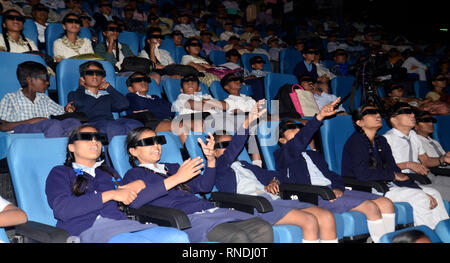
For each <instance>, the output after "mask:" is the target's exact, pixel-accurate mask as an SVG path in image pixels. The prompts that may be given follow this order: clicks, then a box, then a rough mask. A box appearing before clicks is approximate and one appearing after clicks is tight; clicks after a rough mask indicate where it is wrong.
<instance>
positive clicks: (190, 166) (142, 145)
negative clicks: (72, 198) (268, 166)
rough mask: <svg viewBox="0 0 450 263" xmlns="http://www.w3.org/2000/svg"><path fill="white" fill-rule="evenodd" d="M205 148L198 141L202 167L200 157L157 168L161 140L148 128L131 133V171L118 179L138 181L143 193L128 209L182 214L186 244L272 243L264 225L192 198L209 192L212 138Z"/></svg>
mask: <svg viewBox="0 0 450 263" xmlns="http://www.w3.org/2000/svg"><path fill="white" fill-rule="evenodd" d="M206 141H207V143H206V144H205V143H204V142H203V141H202V140H200V139H199V143H200V145H201V147H202V150H203V153H204V155H205V157H206V168H205V169H204V172H203V174H202V175H200V172H201V169H202V168H203V167H204V164H203V160H202V159H201V158H200V157H197V158H194V159H190V158H189V159H187V160H186V161H185V162H183V163H182V164H181V165H179V164H176V163H160V162H159V160H160V157H161V149H162V148H161V144H164V143H165V139H164V137H163V136H156V133H155V132H154V131H152V130H150V129H149V128H146V127H142V128H137V129H134V130H132V131H131V132H130V133H129V134H128V137H127V140H126V147H127V150H128V156H129V161H130V164H131V165H132V166H133V167H134V168H132V169H130V170H129V171H128V172H127V173H126V174H125V176H124V182H125V183H128V182H133V181H136V180H142V181H143V182H144V183H145V184H146V185H147V186H149V189H144V190H143V191H142V192H140V193H139V194H138V196H137V198H136V201H135V202H134V203H133V204H132V206H133V207H136V208H139V207H140V206H142V205H145V204H152V205H157V206H162V207H169V208H176V209H180V210H182V211H183V212H185V213H186V214H187V216H188V218H189V220H190V221H191V225H192V227H191V228H188V229H185V230H184V231H185V232H186V233H187V234H188V236H189V240H190V242H208V241H213V242H224V243H233V242H238V243H244V242H245V243H246V242H261V243H267V242H272V241H273V230H272V227H271V225H270V224H269V223H267V222H265V221H263V220H262V219H260V218H258V217H253V216H252V215H250V214H247V213H243V212H239V211H236V210H229V209H225V208H217V207H214V206H213V205H212V204H211V203H210V202H208V201H206V200H204V199H200V198H198V197H196V196H195V194H196V193H202V192H210V191H211V190H212V188H213V186H214V182H215V178H216V159H215V157H214V138H213V137H212V135H211V134H210V135H209V138H207V139H206Z"/></svg>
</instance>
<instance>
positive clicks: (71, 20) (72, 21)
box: [64, 18, 83, 26]
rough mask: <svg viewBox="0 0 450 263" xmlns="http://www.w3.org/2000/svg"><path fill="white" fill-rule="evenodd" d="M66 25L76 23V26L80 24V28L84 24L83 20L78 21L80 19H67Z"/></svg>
mask: <svg viewBox="0 0 450 263" xmlns="http://www.w3.org/2000/svg"><path fill="white" fill-rule="evenodd" d="M65 23H69V24H71V23H74V24H78V25H80V26H81V25H82V24H83V22H82V21H81V19H78V18H67V19H65V20H64V24H65Z"/></svg>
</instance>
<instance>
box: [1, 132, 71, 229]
mask: <svg viewBox="0 0 450 263" xmlns="http://www.w3.org/2000/svg"><path fill="white" fill-rule="evenodd" d="M66 146H67V138H66V137H64V138H32V139H30V138H21V139H16V140H14V141H13V142H12V144H11V147H10V148H9V151H8V155H7V160H8V167H9V170H10V174H11V179H12V184H13V186H14V192H15V194H16V200H17V205H18V207H19V208H21V209H22V210H23V211H24V212H25V213H26V214H27V216H28V220H30V221H37V222H40V223H43V224H48V225H52V226H54V225H55V224H56V219H55V218H54V217H53V211H52V209H51V208H50V206H49V205H48V202H47V197H46V194H45V184H46V180H47V176H48V174H49V173H50V171H51V169H52V168H53V167H55V166H57V165H61V164H63V163H64V161H65V158H66Z"/></svg>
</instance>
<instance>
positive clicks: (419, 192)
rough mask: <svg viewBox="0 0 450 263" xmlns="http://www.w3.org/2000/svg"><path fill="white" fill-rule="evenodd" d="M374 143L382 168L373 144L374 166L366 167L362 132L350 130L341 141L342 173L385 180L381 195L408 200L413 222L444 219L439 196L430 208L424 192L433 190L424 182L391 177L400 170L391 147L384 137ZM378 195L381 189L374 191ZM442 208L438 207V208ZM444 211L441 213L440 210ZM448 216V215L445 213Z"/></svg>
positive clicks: (369, 179)
mask: <svg viewBox="0 0 450 263" xmlns="http://www.w3.org/2000/svg"><path fill="white" fill-rule="evenodd" d="M378 147H380V149H381V153H382V154H383V157H384V159H385V164H386V168H385V169H383V168H382V166H381V164H382V157H381V155H380V152H379V151H378V149H377V148H376V147H373V149H372V150H373V153H374V155H375V157H376V160H377V163H378V164H379V165H378V167H377V168H369V159H370V154H369V150H368V141H367V139H366V138H365V136H364V135H363V134H362V133H359V132H355V133H353V134H352V135H351V136H350V137H349V139H348V140H347V142H346V143H345V146H344V150H343V153H342V175H343V176H349V177H354V178H357V179H358V180H362V181H385V182H387V186H388V187H389V191H388V192H386V193H385V194H384V196H385V197H387V198H389V199H391V201H393V202H408V203H409V204H410V205H411V206H412V207H413V216H414V224H415V225H422V224H423V225H427V226H429V227H431V228H434V227H435V226H436V224H437V223H438V222H439V221H440V220H443V219H445V214H446V212H445V207H444V206H443V203H442V198H436V200H437V201H438V199H440V201H438V203H439V204H438V207H436V208H434V209H430V208H429V207H430V203H429V198H428V196H427V195H426V194H427V193H428V194H431V193H433V194H432V195H433V197H434V195H435V192H436V191H435V190H434V191H432V190H433V189H432V188H431V187H424V185H417V184H416V183H415V182H414V181H412V180H407V181H403V182H400V181H394V180H395V176H394V173H395V172H401V170H400V168H399V167H398V166H397V165H396V162H395V159H394V157H393V155H392V152H391V147H390V146H389V144H388V141H387V140H386V139H385V137H383V136H380V137H379V138H378ZM378 194H380V195H381V193H378ZM439 206H441V207H442V209H443V211H440V210H442V209H441V207H439ZM443 212H445V214H444V213H443ZM446 218H448V215H447V216H446Z"/></svg>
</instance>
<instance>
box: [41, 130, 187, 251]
mask: <svg viewBox="0 0 450 263" xmlns="http://www.w3.org/2000/svg"><path fill="white" fill-rule="evenodd" d="M105 143H107V140H106V136H105V135H104V134H102V133H99V132H98V130H97V129H96V128H95V127H93V126H91V125H82V126H80V127H78V128H77V129H75V130H74V131H73V132H72V133H71V134H70V135H69V141H68V144H67V155H66V161H65V163H64V165H58V166H56V167H54V168H53V169H52V170H51V171H50V174H49V176H48V178H47V181H46V187H45V192H46V194H47V201H48V203H49V205H50V207H51V208H52V209H53V214H54V216H55V218H56V220H57V223H56V226H57V227H60V228H62V229H65V230H66V231H67V232H68V233H69V234H70V235H71V236H72V237H73V238H72V240H75V241H80V242H88V243H94V242H100V243H103V242H124V240H127V241H128V242H139V243H144V242H145V243H146V242H178V241H183V240H185V234H184V233H183V232H181V231H179V230H177V229H174V228H165V227H157V226H156V225H155V224H141V223H139V222H138V221H133V220H129V219H128V218H127V215H126V214H125V213H124V212H123V208H124V206H126V205H130V204H132V203H133V202H134V201H135V199H136V196H137V194H138V193H140V192H141V191H144V190H145V189H146V188H147V185H146V184H145V183H144V182H143V181H142V180H136V181H132V182H129V183H127V184H124V183H123V181H122V180H121V178H120V177H119V175H118V174H117V172H115V171H114V169H113V168H111V167H108V166H106V165H105V164H104V162H103V160H102V157H103V151H102V147H103V145H104V144H105ZM162 230H163V231H164V233H165V235H157V234H158V233H159V232H160V231H162ZM166 233H167V234H166ZM155 235H157V237H155ZM165 237H167V239H165ZM177 238H180V239H177Z"/></svg>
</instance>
